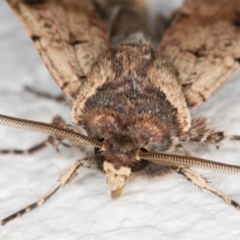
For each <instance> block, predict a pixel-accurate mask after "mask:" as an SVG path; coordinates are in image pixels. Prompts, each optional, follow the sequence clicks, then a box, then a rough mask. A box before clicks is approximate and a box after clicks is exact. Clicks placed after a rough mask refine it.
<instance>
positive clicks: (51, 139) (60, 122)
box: [0, 115, 71, 155]
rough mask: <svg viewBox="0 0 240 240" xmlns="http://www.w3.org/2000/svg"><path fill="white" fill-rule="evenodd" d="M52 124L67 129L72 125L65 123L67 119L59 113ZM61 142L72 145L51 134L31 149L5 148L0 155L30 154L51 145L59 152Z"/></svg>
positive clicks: (66, 145)
mask: <svg viewBox="0 0 240 240" xmlns="http://www.w3.org/2000/svg"><path fill="white" fill-rule="evenodd" d="M51 124H52V125H54V126H56V127H60V128H67V129H70V128H71V126H69V125H67V124H66V123H65V121H64V120H63V119H62V118H61V117H60V116H58V115H57V116H55V117H54V118H53V120H52V122H51ZM60 144H62V145H63V146H65V147H71V146H70V145H68V144H66V143H64V142H62V140H61V139H58V138H55V137H53V136H49V137H48V138H47V139H46V140H44V141H42V142H41V143H38V144H36V145H34V146H33V147H30V148H29V149H25V150H19V149H11V150H9V149H3V150H0V155H1V154H16V155H29V154H33V153H35V152H37V151H40V150H42V149H44V148H45V147H47V146H49V145H51V146H53V147H54V148H55V149H56V151H57V152H59V149H58V147H59V145H60Z"/></svg>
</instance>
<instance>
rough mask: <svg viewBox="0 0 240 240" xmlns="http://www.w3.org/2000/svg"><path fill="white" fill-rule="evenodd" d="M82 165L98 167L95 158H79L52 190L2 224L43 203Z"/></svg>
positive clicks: (71, 177)
mask: <svg viewBox="0 0 240 240" xmlns="http://www.w3.org/2000/svg"><path fill="white" fill-rule="evenodd" d="M80 167H87V168H96V167H97V165H96V161H95V158H88V159H82V160H77V161H75V162H74V163H72V164H71V165H70V166H69V167H68V168H67V169H66V170H65V171H64V173H63V174H62V175H61V176H60V178H59V180H58V181H57V183H56V184H55V186H53V187H52V188H51V189H50V191H48V192H47V193H46V194H45V195H44V196H43V197H41V198H40V199H39V200H38V201H37V202H35V203H32V204H30V205H29V206H27V207H25V208H23V209H21V210H20V211H17V212H16V213H14V214H12V215H10V216H9V217H7V218H5V219H3V220H2V221H1V225H5V224H6V223H7V222H9V221H11V220H13V219H15V218H17V217H20V216H22V215H23V214H25V213H28V212H30V211H32V210H33V209H34V208H36V207H38V206H41V205H43V204H44V203H45V202H46V201H47V200H48V199H49V198H50V197H51V196H52V195H53V194H54V193H55V192H57V190H58V189H59V188H61V187H63V186H65V185H66V184H69V183H70V182H71V181H72V180H73V179H74V178H75V177H76V176H77V174H78V169H79V168H80Z"/></svg>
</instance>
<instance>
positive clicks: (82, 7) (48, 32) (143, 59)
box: [0, 0, 240, 225]
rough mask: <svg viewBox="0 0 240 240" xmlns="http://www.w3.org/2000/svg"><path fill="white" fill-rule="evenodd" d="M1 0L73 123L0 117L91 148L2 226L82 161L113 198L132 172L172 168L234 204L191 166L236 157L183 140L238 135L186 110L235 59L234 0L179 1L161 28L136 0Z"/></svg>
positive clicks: (218, 167)
mask: <svg viewBox="0 0 240 240" xmlns="http://www.w3.org/2000/svg"><path fill="white" fill-rule="evenodd" d="M7 2H8V3H9V6H10V7H11V8H12V9H13V11H14V12H15V14H16V15H17V17H18V18H19V19H20V21H21V22H22V24H23V25H24V27H25V29H26V31H27V32H28V34H29V36H30V37H31V39H32V41H33V43H34V45H35V47H36V49H37V50H38V52H39V54H40V56H41V58H42V60H43V62H44V63H45V64H46V66H47V68H48V70H49V72H50V73H51V75H52V77H53V79H54V80H55V81H56V83H57V85H58V86H59V87H60V88H61V89H62V91H63V93H64V94H65V95H66V98H67V100H68V102H69V103H70V106H71V117H72V122H73V124H74V125H73V127H69V126H68V125H67V124H65V123H64V121H63V120H62V118H60V117H55V118H54V120H53V122H52V123H50V124H47V123H42V122H36V121H31V120H25V119H19V118H15V117H10V116H5V115H0V124H2V125H6V126H11V127H17V128H21V129H26V130H31V131H36V132H42V133H45V134H47V135H48V136H50V137H49V138H48V142H50V143H52V144H53V145H58V144H61V143H62V141H63V140H68V141H69V144H70V145H73V146H88V147H91V148H92V149H93V151H92V152H93V156H91V157H89V158H85V159H79V160H77V161H75V162H74V163H72V164H71V165H70V166H69V167H68V168H67V169H66V171H65V172H64V173H63V174H62V175H61V177H60V179H59V180H58V182H57V183H56V185H55V186H53V188H51V189H50V191H49V192H48V193H46V194H45V195H44V196H43V197H42V198H40V199H39V200H38V201H36V202H35V203H33V204H31V205H29V206H27V207H26V208H24V209H22V210H20V211H18V212H16V213H14V214H12V215H11V216H9V217H7V218H5V219H3V220H2V222H1V223H2V225H4V224H6V223H7V222H8V221H10V220H12V219H14V218H16V217H19V216H21V215H23V214H25V213H27V212H29V211H31V210H32V209H34V208H36V207H37V206H40V205H42V204H43V203H44V202H45V201H47V200H48V199H49V198H50V197H51V196H52V195H53V194H54V193H55V192H56V191H57V190H58V189H59V188H61V187H62V186H64V185H66V184H68V183H70V182H71V181H72V180H73V179H74V178H75V177H76V176H77V173H78V170H79V168H80V167H89V168H97V169H99V170H100V171H102V172H103V173H104V174H105V178H106V182H107V185H108V187H109V188H110V191H111V196H112V197H113V198H118V197H119V196H120V195H121V193H122V191H123V188H124V186H125V183H126V180H127V179H128V178H129V177H130V176H134V175H142V176H150V177H154V176H161V175H163V174H166V173H170V172H177V173H178V174H181V175H183V176H184V177H185V178H186V179H187V180H189V181H191V182H193V183H194V184H195V185H196V186H198V187H199V188H201V189H207V190H209V191H211V192H212V193H214V194H215V195H217V196H218V197H220V198H221V199H223V200H224V201H225V202H226V203H228V204H231V205H232V206H234V207H235V208H236V209H238V210H240V205H239V204H238V203H237V202H235V201H234V200H232V199H231V198H230V197H229V196H227V195H226V194H224V193H223V192H221V191H220V190H218V189H217V188H215V187H213V186H211V185H210V184H209V183H208V182H207V180H206V179H205V178H204V177H202V176H201V175H200V174H198V173H197V172H195V171H194V170H192V168H200V169H208V170H210V171H219V172H222V173H227V174H239V173H240V166H237V165H230V164H227V163H220V162H214V161H210V160H205V159H201V158H198V157H194V156H192V154H191V153H190V152H189V151H188V150H187V149H186V147H185V146H184V143H199V144H204V145H217V144H218V143H220V142H221V141H222V140H231V141H232V140H235V141H239V140H240V136H236V135H230V134H227V133H226V132H223V131H216V130H215V129H214V128H213V127H212V126H211V125H210V124H209V123H208V121H207V119H206V118H204V117H200V118H192V115H191V109H192V108H194V107H196V106H198V105H200V104H201V103H203V102H205V101H206V100H207V99H208V98H209V97H210V96H211V95H212V94H214V92H215V91H216V90H217V89H218V88H219V87H220V86H221V85H222V84H223V83H224V82H225V81H226V80H227V79H228V78H229V77H230V75H231V74H232V73H233V72H234V71H235V70H236V69H237V68H238V66H239V63H240V4H239V2H238V0H222V1H218V0H211V1H210V0H195V1H193V0H186V1H185V2H184V4H183V6H182V7H181V9H180V10H179V11H178V12H177V13H176V14H175V17H174V19H173V20H172V21H171V23H170V26H169V28H168V29H167V30H166V31H165V32H164V35H163V36H160V35H161V34H160V33H161V32H162V29H163V28H162V26H163V25H162V23H161V22H160V21H157V20H156V22H155V23H156V24H155V27H153V28H151V27H150V25H149V21H148V11H147V8H146V5H145V2H144V1H140V0H129V1H127V0H95V1H94V0H92V1H84V0H58V1H57V0H7ZM79 127H82V128H83V129H84V130H85V131H86V135H84V134H82V133H80V132H78V129H79ZM45 143H46V142H45ZM45 143H41V144H39V145H38V146H35V147H33V148H31V151H29V152H34V151H37V150H39V149H41V148H43V147H44V146H45V145H46V144H45ZM8 152H9V151H6V150H5V152H4V151H2V153H8Z"/></svg>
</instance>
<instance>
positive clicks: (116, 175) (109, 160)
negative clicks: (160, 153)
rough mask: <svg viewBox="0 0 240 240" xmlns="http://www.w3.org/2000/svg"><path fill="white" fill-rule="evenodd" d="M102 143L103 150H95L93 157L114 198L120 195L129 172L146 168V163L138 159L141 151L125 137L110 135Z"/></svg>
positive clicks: (131, 140)
mask: <svg viewBox="0 0 240 240" xmlns="http://www.w3.org/2000/svg"><path fill="white" fill-rule="evenodd" d="M102 141H103V143H104V146H105V148H104V150H101V149H95V155H96V158H97V160H98V163H99V164H101V167H102V169H103V171H104V173H105V176H106V181H107V185H108V186H109V188H110V189H111V192H112V197H113V198H116V197H118V196H119V195H120V194H121V191H122V189H123V187H124V185H125V182H126V180H127V178H128V177H129V176H130V174H131V172H136V171H140V170H142V169H143V168H144V167H146V166H147V164H146V163H148V161H145V160H140V159H139V158H138V153H139V151H141V150H140V148H138V147H137V146H136V144H135V143H134V141H133V139H132V138H131V137H129V136H127V135H124V134H116V135H111V136H110V137H109V138H108V139H103V140H102Z"/></svg>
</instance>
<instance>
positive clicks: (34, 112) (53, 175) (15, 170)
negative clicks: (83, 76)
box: [0, 1, 240, 240]
mask: <svg viewBox="0 0 240 240" xmlns="http://www.w3.org/2000/svg"><path fill="white" fill-rule="evenodd" d="M155 2H156V1H155ZM165 3H166V1H165ZM163 5H164V4H163ZM166 10H168V7H166ZM0 22H1V24H0V63H1V64H0V106H1V107H0V113H2V114H7V115H12V116H17V117H22V118H28V119H33V120H39V121H45V122H50V120H51V118H52V116H54V115H56V114H60V115H62V116H63V117H64V118H65V119H66V120H68V121H69V120H70V114H69V110H68V108H67V107H66V106H62V105H61V104H57V103H55V102H52V101H48V100H45V99H41V98H38V97H36V96H34V95H31V94H30V93H26V92H25V91H24V90H23V86H24V84H28V85H31V86H35V87H37V88H38V89H42V90H45V91H48V92H49V93H53V94H54V93H55V94H57V93H59V90H58V88H57V87H56V86H55V83H54V82H53V81H52V80H51V78H50V76H49V75H48V72H47V71H46V69H45V67H44V66H43V64H42V62H41V60H40V59H39V57H38V55H37V53H36V51H35V49H34V47H33V45H32V43H31V41H30V40H29V38H28V36H27V34H26V33H25V31H24V30H23V28H22V27H21V25H20V24H19V22H18V21H17V19H16V18H15V16H14V15H13V13H12V12H11V11H10V9H9V8H8V6H7V5H6V4H5V2H3V1H1V2H0ZM239 81H240V72H239V71H238V73H236V74H234V76H233V77H232V78H231V79H230V80H229V81H228V82H227V84H225V85H224V86H223V87H222V88H221V89H220V90H219V91H218V92H217V94H215V95H214V96H213V97H212V98H211V99H209V101H208V102H207V103H205V104H203V105H202V106H200V107H199V108H198V109H196V111H195V114H196V115H203V116H206V117H208V118H209V119H211V120H212V122H213V124H214V125H215V126H216V127H218V128H220V129H225V130H227V131H228V132H230V133H235V134H240V121H239V119H240V104H239V103H240V87H239ZM45 137H46V136H44V135H41V134H37V133H31V132H26V131H20V130H16V129H11V128H7V127H2V126H1V127H0V143H1V145H0V146H1V148H14V147H18V148H20V149H21V148H27V147H29V146H31V145H32V144H34V143H38V142H40V141H41V140H42V139H44V138H45ZM239 146H240V143H228V142H224V144H222V146H221V149H220V150H219V151H216V150H215V149H214V148H213V147H212V148H210V149H199V148H196V155H198V156H201V157H205V158H208V159H213V160H221V161H226V162H231V163H235V164H240V151H239ZM78 157H81V156H78V154H77V153H72V152H70V151H62V154H61V156H58V155H57V154H56V153H55V151H54V150H52V149H51V148H48V149H46V150H44V151H42V152H40V153H37V154H35V155H34V156H28V157H26V156H23V157H20V156H1V158H0V218H1V219H2V218H4V217H6V216H8V215H9V214H11V213H14V212H15V211H17V210H19V209H21V208H22V207H25V206H26V205H28V204H30V203H32V202H34V201H35V200H37V199H38V198H39V197H40V196H42V195H43V194H44V193H45V192H46V191H48V190H49V188H50V187H51V186H52V185H53V184H54V183H55V181H56V180H57V179H58V176H59V175H60V174H61V173H62V172H63V171H64V169H65V168H66V167H67V166H68V165H69V164H70V163H71V162H72V161H74V160H75V159H77V158H78ZM204 176H206V177H207V178H208V179H209V180H210V181H211V182H212V183H213V184H214V186H216V187H219V188H220V189H222V190H223V191H224V192H225V193H227V194H230V195H231V196H232V197H233V198H234V199H235V200H237V201H239V202H240V191H239V189H240V177H239V176H226V175H222V174H217V173H210V172H204ZM239 222H240V212H238V211H236V210H235V209H234V208H233V207H231V206H228V205H227V204H225V203H224V202H223V201H222V200H220V199H219V198H217V197H215V196H214V195H213V194H211V193H209V192H207V191H203V193H202V192H201V191H199V190H198V189H197V188H196V187H195V186H193V185H192V184H191V183H189V182H187V181H186V180H185V179H184V178H182V177H181V176H178V175H177V174H172V175H168V176H166V177H164V178H156V179H153V180H148V179H140V178H138V179H131V180H129V181H128V184H127V186H126V189H125V191H124V193H123V195H122V197H121V198H120V199H119V200H117V201H113V200H111V199H110V196H109V190H108V188H107V186H106V184H105V180H104V177H103V175H102V174H101V173H99V172H96V171H94V170H88V169H82V170H81V171H80V174H79V176H78V178H77V179H76V180H75V181H74V182H73V183H72V184H71V185H70V186H67V187H65V188H64V189H62V190H60V191H59V192H58V193H56V194H55V195H54V196H53V197H52V198H51V199H50V200H49V201H48V202H47V203H46V204H45V205H44V206H42V207H40V208H38V209H36V210H34V211H32V212H31V213H29V214H26V215H24V216H22V217H21V218H18V219H15V220H14V221H12V222H10V223H8V224H7V225H6V226H4V227H2V226H1V227H0V239H9V240H10V239H11V240H13V239H18V240H21V239H24V240H30V239H34V240H38V239H45V240H48V239H59V240H60V239H68V240H72V239H100V240H101V239H104V240H105V239H184V240H187V239H195V240H199V239H218V240H221V239H231V240H235V239H240V228H239Z"/></svg>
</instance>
